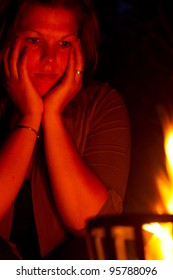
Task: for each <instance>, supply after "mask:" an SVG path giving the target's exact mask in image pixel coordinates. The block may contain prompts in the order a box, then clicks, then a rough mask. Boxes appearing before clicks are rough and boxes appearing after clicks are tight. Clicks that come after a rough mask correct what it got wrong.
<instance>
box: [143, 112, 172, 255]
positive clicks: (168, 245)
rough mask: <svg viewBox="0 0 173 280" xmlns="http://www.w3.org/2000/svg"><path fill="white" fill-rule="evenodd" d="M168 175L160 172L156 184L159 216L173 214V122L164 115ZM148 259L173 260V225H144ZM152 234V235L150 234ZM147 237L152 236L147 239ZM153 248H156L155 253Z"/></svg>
mask: <svg viewBox="0 0 173 280" xmlns="http://www.w3.org/2000/svg"><path fill="white" fill-rule="evenodd" d="M163 113H164V112H163ZM161 120H162V125H163V133H164V150H165V166H166V172H167V174H166V173H164V172H160V174H158V176H157V177H156V183H157V187H158V191H159V194H160V196H161V200H162V204H160V203H158V204H157V205H156V212H157V213H158V214H165V211H166V212H167V213H168V214H173V120H171V118H169V117H168V116H167V115H166V114H165V113H164V114H162V118H161ZM143 229H144V231H145V233H144V239H145V244H146V245H145V254H146V259H163V260H173V238H172V223H166V224H165V223H163V224H161V223H151V224H145V225H143ZM149 233H150V234H149ZM146 235H150V238H148V239H147V237H146ZM152 248H155V249H154V251H155V253H153V250H152Z"/></svg>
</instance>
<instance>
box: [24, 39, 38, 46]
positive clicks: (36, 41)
mask: <svg viewBox="0 0 173 280" xmlns="http://www.w3.org/2000/svg"><path fill="white" fill-rule="evenodd" d="M25 40H26V41H27V42H29V43H30V44H32V45H38V44H40V42H41V40H40V39H39V38H36V37H28V38H25Z"/></svg>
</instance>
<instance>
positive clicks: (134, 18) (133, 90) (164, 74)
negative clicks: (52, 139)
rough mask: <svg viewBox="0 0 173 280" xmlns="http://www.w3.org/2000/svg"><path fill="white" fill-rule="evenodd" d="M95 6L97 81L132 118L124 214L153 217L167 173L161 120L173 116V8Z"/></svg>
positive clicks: (131, 1) (123, 3) (111, 0)
mask: <svg viewBox="0 0 173 280" xmlns="http://www.w3.org/2000/svg"><path fill="white" fill-rule="evenodd" d="M93 3H94V6H95V9H96V11H97V14H98V18H99V22H100V28H101V42H100V50H99V55H100V57H99V58H100V62H99V65H98V70H97V72H96V78H97V79H98V80H101V81H103V82H104V81H107V82H109V83H110V84H112V85H113V86H114V87H116V89H117V90H118V91H119V92H120V94H121V95H122V97H123V99H124V101H125V103H126V106H127V109H128V113H129V118H130V125H131V138H132V153H131V167H130V174H129V181H128V186H127V191H126V196H125V201H124V212H155V211H156V210H155V206H156V204H157V203H158V202H159V204H160V203H161V197H160V196H159V192H158V191H157V187H156V175H157V174H158V173H159V172H160V171H161V170H162V171H164V172H165V166H164V160H165V158H164V157H165V155H164V150H163V133H162V127H161V121H160V115H162V112H163V110H166V112H167V113H169V114H171V112H172V111H173V110H172V104H173V3H172V1H171V0H163V1H161V0H136V1H135V0H106V1H104V0H102V1H99V0H93ZM163 212H166V210H165V209H164V207H163Z"/></svg>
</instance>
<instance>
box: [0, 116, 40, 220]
mask: <svg viewBox="0 0 173 280" xmlns="http://www.w3.org/2000/svg"><path fill="white" fill-rule="evenodd" d="M40 119H41V117H40V116H38V117H32V116H25V117H23V118H21V119H20V121H19V122H18V123H19V124H20V125H27V126H29V127H32V128H34V129H35V130H38V129H39V125H40ZM36 139H37V135H36V133H34V132H33V131H32V130H29V129H26V128H20V129H19V128H17V127H14V129H12V131H11V132H9V134H8V136H7V138H6V140H5V142H4V144H3V145H2V147H1V148H0V219H1V218H2V217H3V215H4V214H5V213H6V211H7V210H8V208H9V206H10V205H11V203H12V202H13V201H14V199H15V197H16V195H17V193H18V191H19V189H20V187H21V185H22V183H23V181H24V179H25V176H26V172H27V169H28V166H29V163H30V160H31V157H32V154H33V150H34V146H35V143H36Z"/></svg>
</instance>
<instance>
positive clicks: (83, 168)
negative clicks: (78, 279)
mask: <svg viewBox="0 0 173 280" xmlns="http://www.w3.org/2000/svg"><path fill="white" fill-rule="evenodd" d="M76 48H78V46H77V47H76ZM76 53H80V52H79V50H77V49H76ZM76 57H77V55H76ZM73 60H74V57H73V52H71V54H70V59H69V65H68V69H67V75H66V86H65V85H64V86H63V84H61V85H60V87H59V89H58V88H57V89H56V90H55V91H54V92H52V93H49V94H48V95H47V96H46V98H45V100H44V111H43V119H42V124H43V131H44V145H45V153H46V160H47V166H48V171H49V176H50V181H51V185H52V189H53V193H54V198H55V202H56V205H57V208H58V211H59V213H60V214H61V217H62V218H63V221H64V223H65V224H66V225H67V226H68V227H71V228H73V229H76V230H77V229H78V230H79V229H82V228H84V227H85V225H86V220H87V219H88V218H91V217H93V216H95V215H97V213H98V212H99V211H100V210H101V208H102V206H103V205H104V204H105V202H106V201H107V200H108V197H109V195H108V190H107V189H108V188H109V186H107V185H106V184H104V183H103V181H102V180H100V178H99V176H97V175H95V174H97V172H93V171H92V170H91V168H90V167H89V164H87V161H85V162H84V160H83V159H82V158H81V156H80V155H79V154H78V152H77V150H76V147H75V145H74V143H73V141H72V139H71V136H70V135H69V133H68V131H67V128H66V127H65V124H64V122H63V118H62V111H63V110H62V109H63V108H64V105H66V104H68V102H69V96H70V97H71V96H72V95H73V94H74V95H75V94H76V92H78V91H79V89H80V86H81V85H80V83H81V80H80V79H82V78H81V75H77V74H75V73H74V71H75V70H74V69H82V68H81V66H80V58H79V59H78V63H77V62H76V64H78V66H77V67H76V65H75V62H74V61H73ZM75 75H76V76H75ZM74 77H75V78H74ZM64 84H65V82H64ZM68 85H71V86H69V88H68ZM77 86H78V91H76V87H77ZM51 94H52V96H51ZM62 104H63V105H62ZM105 105H106V104H105ZM121 105H122V104H120V106H121ZM108 114H109V113H108ZM111 115H112V112H111ZM106 118H107V117H106ZM103 120H104V116H103ZM106 121H107V119H106V120H105V123H106ZM105 123H104V124H103V126H104V125H105ZM111 123H112V122H111ZM123 129H124V128H123ZM125 129H126V130H128V129H127V127H126V128H125ZM112 131H113V133H114V132H116V131H117V132H116V133H115V135H118V134H119V132H120V135H119V137H120V138H119V140H120V139H121V137H122V135H123V134H122V135H121V128H120V129H119V127H116V121H115V127H114V129H113V130H112ZM128 132H129V131H127V134H125V136H126V135H128ZM106 135H109V134H107V132H106V131H105V132H104V138H105V139H106V138H108V137H109V136H108V137H106ZM128 136H129V135H128ZM96 137H97V135H96ZM114 140H115V137H113V141H114ZM127 141H129V138H128V139H127ZM108 150H109V149H108ZM120 152H121V151H120ZM123 152H124V151H123ZM115 156H116V155H115V153H114V157H115ZM122 157H123V155H122ZM124 158H125V160H124V162H127V161H128V159H126V156H125V157H124ZM127 158H128V156H127ZM113 159H114V158H113ZM122 162H123V161H122ZM128 164H129V161H128ZM128 164H127V165H128ZM120 165H121V164H120ZM121 167H122V166H121ZM121 167H120V169H121ZM107 169H108V167H107ZM125 169H126V170H127V171H126V174H125V175H123V176H124V177H125V178H126V177H127V173H128V167H125ZM107 171H108V170H107ZM107 173H109V172H107ZM120 173H121V171H120ZM98 174H99V172H98ZM117 174H118V172H117V173H116V175H117ZM100 177H101V176H100ZM120 177H121V175H120ZM115 180H116V177H115ZM125 181H126V180H124V182H125ZM105 183H106V182H105ZM117 184H118V183H117ZM113 185H114V186H115V185H116V181H115V182H114V183H113ZM124 188H125V187H124ZM115 193H116V192H115ZM117 197H118V195H117ZM119 200H120V199H119ZM117 208H118V207H117Z"/></svg>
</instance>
